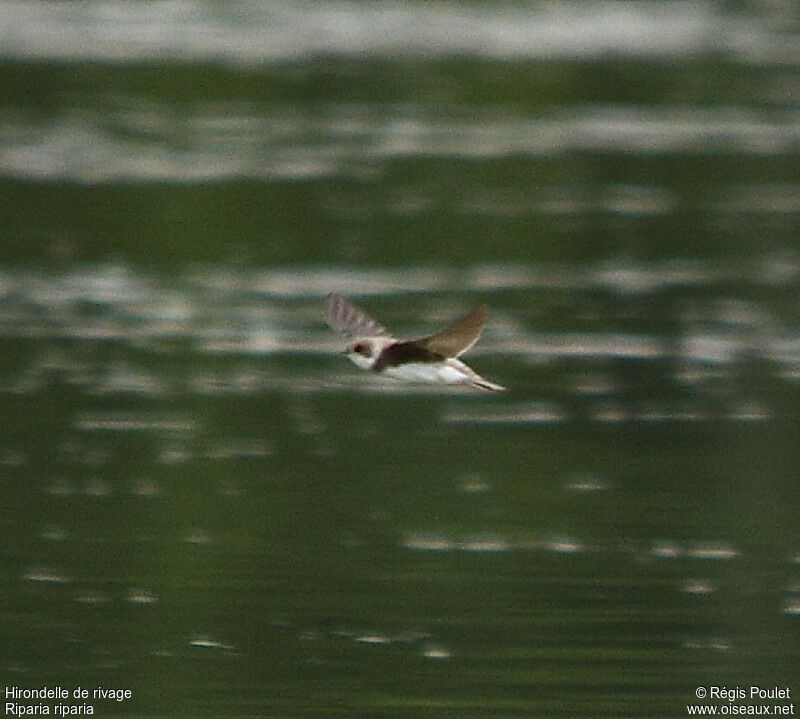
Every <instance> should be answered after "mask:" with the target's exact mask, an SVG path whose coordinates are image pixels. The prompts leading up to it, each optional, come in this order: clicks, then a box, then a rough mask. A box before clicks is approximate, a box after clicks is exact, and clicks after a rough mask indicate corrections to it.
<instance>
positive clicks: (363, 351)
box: [353, 344, 367, 355]
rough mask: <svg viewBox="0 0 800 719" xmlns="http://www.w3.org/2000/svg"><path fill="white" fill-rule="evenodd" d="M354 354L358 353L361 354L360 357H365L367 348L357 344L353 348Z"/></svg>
mask: <svg viewBox="0 0 800 719" xmlns="http://www.w3.org/2000/svg"><path fill="white" fill-rule="evenodd" d="M353 352H356V353H357V354H360V355H363V354H366V353H367V352H366V347H364V345H362V344H357V345H356V346H355V347H353Z"/></svg>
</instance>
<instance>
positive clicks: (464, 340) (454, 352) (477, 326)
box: [411, 305, 486, 358]
mask: <svg viewBox="0 0 800 719" xmlns="http://www.w3.org/2000/svg"><path fill="white" fill-rule="evenodd" d="M484 324H486V306H485V305H481V306H480V307H478V308H477V309H476V310H473V311H472V312H470V313H469V314H468V315H465V316H464V317H462V318H461V319H460V320H458V321H457V322H455V323H453V324H452V325H450V327H448V328H447V329H446V330H442V331H441V332H437V333H436V334H435V335H429V336H428V337H421V338H420V339H417V340H411V342H413V343H415V344H417V345H419V346H420V347H423V348H424V349H426V350H428V351H429V352H432V353H434V354H437V355H440V356H441V357H444V358H447V357H459V356H460V355H462V354H464V352H466V351H467V350H468V349H470V347H472V346H473V345H474V344H475V343H476V342H477V341H478V338H479V337H480V336H481V332H482V331H483V325H484Z"/></svg>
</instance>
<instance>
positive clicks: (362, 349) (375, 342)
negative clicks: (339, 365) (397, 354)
mask: <svg viewBox="0 0 800 719" xmlns="http://www.w3.org/2000/svg"><path fill="white" fill-rule="evenodd" d="M394 341H395V340H392V339H389V338H387V337H366V338H363V339H360V340H356V341H355V342H353V343H351V344H349V345H347V347H346V348H345V349H344V351H343V352H342V354H343V355H344V356H345V357H347V358H348V359H349V360H350V361H351V362H352V363H353V364H354V365H355V366H356V367H359V368H360V369H372V367H373V365H374V364H375V362H377V361H378V357H379V356H380V353H381V352H382V351H383V350H384V348H385V347H387V346H388V345H390V344H392V343H393V342H394Z"/></svg>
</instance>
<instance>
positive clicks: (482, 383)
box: [472, 377, 506, 392]
mask: <svg viewBox="0 0 800 719" xmlns="http://www.w3.org/2000/svg"><path fill="white" fill-rule="evenodd" d="M472 384H473V385H474V386H475V387H479V388H480V389H485V390H488V391H489V392H505V391H506V387H503V386H502V385H499V384H495V383H494V382H490V381H489V380H488V379H484V378H483V377H480V378H478V379H474V380H472Z"/></svg>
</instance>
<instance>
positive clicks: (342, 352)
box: [339, 350, 350, 357]
mask: <svg viewBox="0 0 800 719" xmlns="http://www.w3.org/2000/svg"><path fill="white" fill-rule="evenodd" d="M339 354H340V355H344V356H345V357H347V355H349V354H350V353H349V352H348V351H347V350H342V351H341V352H339Z"/></svg>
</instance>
